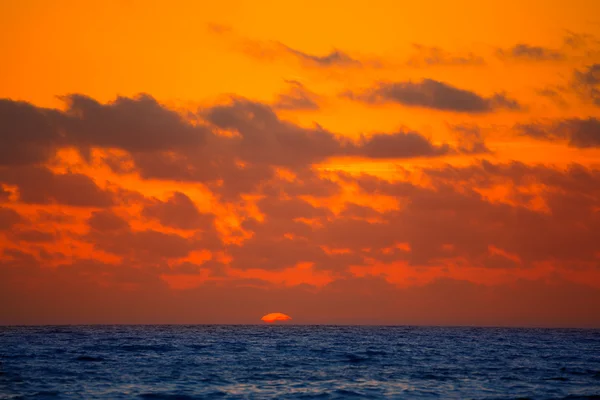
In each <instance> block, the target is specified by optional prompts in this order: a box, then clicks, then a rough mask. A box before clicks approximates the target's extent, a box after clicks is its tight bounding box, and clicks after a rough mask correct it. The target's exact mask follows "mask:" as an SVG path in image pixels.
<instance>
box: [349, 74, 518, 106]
mask: <svg viewBox="0 0 600 400" xmlns="http://www.w3.org/2000/svg"><path fill="white" fill-rule="evenodd" d="M347 96H348V97H349V98H351V99H356V100H359V101H363V102H366V103H370V104H378V103H398V104H402V105H404V106H407V107H423V108H430V109H434V110H440V111H452V112H461V113H487V112H492V111H495V110H498V109H508V110H520V109H522V106H521V105H520V104H519V103H518V102H517V101H516V100H513V99H511V98H509V97H507V96H506V95H505V94H503V93H496V94H494V95H493V96H491V97H483V96H481V95H479V94H477V93H475V92H471V91H469V90H464V89H459V88H457V87H454V86H451V85H449V84H447V83H444V82H439V81H436V80H433V79H424V80H422V81H420V82H413V81H405V82H382V83H379V84H378V85H377V86H376V87H375V88H372V89H368V90H365V91H362V92H358V93H352V92H350V93H348V94H347Z"/></svg>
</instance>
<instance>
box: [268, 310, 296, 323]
mask: <svg viewBox="0 0 600 400" xmlns="http://www.w3.org/2000/svg"><path fill="white" fill-rule="evenodd" d="M291 319H292V317H290V316H289V315H287V314H283V313H278V312H274V313H270V314H267V315H265V316H263V317H262V318H261V321H264V322H268V323H273V322H278V321H289V320H291Z"/></svg>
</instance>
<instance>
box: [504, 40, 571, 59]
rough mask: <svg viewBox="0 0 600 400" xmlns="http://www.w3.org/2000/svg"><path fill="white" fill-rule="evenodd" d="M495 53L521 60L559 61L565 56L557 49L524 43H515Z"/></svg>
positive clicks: (506, 57) (505, 57)
mask: <svg viewBox="0 0 600 400" xmlns="http://www.w3.org/2000/svg"><path fill="white" fill-rule="evenodd" d="M497 54H498V56H499V57H500V58H504V59H514V60H523V61H559V60H563V59H564V58H565V55H564V54H563V53H561V52H560V51H558V50H554V49H549V48H546V47H542V46H532V45H529V44H526V43H519V44H516V45H514V46H513V47H511V48H509V49H498V50H497Z"/></svg>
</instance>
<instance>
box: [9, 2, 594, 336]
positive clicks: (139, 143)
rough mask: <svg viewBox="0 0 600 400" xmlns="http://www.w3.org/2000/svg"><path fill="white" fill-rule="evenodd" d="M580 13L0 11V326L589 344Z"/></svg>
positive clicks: (470, 9)
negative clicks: (283, 320)
mask: <svg viewBox="0 0 600 400" xmlns="http://www.w3.org/2000/svg"><path fill="white" fill-rule="evenodd" d="M599 15H600V3H599V2H598V1H596V0H568V1H563V0H543V1H542V0H530V1H527V2H523V1H520V0H505V1H503V2H501V3H500V2H481V1H475V0H457V1H453V2H448V1H445V0H439V1H434V0H429V1H422V2H398V1H391V0H390V1H387V0H385V1H384V0H373V1H370V2H368V3H365V2H356V1H354V2H352V1H350V2H349V1H338V0H332V1H327V2H322V1H316V0H307V1H303V2H301V3H298V4H291V3H286V2H281V1H277V2H276V1H266V0H260V1H233V0H224V1H219V2H199V1H191V0H190V1H184V0H180V1H169V2H167V1H137V0H123V1H103V2H81V1H66V0H56V1H41V0H22V1H4V2H0V37H2V38H3V40H1V41H0V54H2V60H3V61H2V62H1V63H0V324H98V323H118V324H121V323H126V324H137V323H142V324H145V323H175V324H196V323H198V324H204V323H234V324H246V323H261V317H262V316H263V315H265V314H269V313H275V312H277V313H285V314H286V315H289V316H290V317H291V318H292V322H293V323H296V324H401V325H482V326H548V327H600V18H599V17H597V16H599Z"/></svg>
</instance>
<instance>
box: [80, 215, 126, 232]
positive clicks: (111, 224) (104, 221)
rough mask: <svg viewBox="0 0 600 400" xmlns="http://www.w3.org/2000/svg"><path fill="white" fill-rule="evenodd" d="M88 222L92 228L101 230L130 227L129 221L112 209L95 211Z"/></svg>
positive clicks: (107, 230)
mask: <svg viewBox="0 0 600 400" xmlns="http://www.w3.org/2000/svg"><path fill="white" fill-rule="evenodd" d="M87 223H88V225H89V226H90V228H92V229H94V230H97V231H100V232H110V231H119V230H126V229H129V222H127V221H126V220H125V219H123V218H121V217H120V216H118V215H117V214H115V213H114V212H113V211H111V210H102V211H94V212H93V213H92V216H91V217H90V218H89V219H88V220H87Z"/></svg>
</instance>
